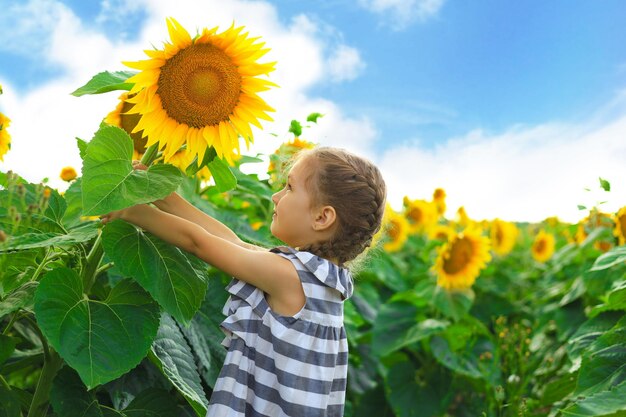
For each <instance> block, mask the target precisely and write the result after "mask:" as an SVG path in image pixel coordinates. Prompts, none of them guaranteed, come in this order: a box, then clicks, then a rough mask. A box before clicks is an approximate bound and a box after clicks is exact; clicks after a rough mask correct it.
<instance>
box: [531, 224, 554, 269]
mask: <svg viewBox="0 0 626 417" xmlns="http://www.w3.org/2000/svg"><path fill="white" fill-rule="evenodd" d="M554 247H555V240H554V235H552V234H550V233H546V232H545V231H544V230H540V231H539V233H537V236H536V237H535V240H534V241H533V245H532V247H531V253H532V255H533V258H534V259H535V260H536V261H537V262H546V261H547V260H548V259H550V258H551V257H552V255H554Z"/></svg>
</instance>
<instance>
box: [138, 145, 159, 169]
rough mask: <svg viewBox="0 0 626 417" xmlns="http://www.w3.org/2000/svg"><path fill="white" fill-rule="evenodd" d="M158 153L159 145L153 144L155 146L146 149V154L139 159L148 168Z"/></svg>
mask: <svg viewBox="0 0 626 417" xmlns="http://www.w3.org/2000/svg"><path fill="white" fill-rule="evenodd" d="M158 153H159V144H158V143H155V144H152V145H150V147H149V148H148V149H146V153H144V154H143V156H142V157H141V163H142V164H144V165H145V166H147V167H149V166H150V165H152V162H154V160H155V159H156V157H157V154H158Z"/></svg>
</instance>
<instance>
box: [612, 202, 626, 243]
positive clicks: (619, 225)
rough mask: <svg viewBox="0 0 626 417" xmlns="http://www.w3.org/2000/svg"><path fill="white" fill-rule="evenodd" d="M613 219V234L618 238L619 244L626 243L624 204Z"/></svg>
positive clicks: (625, 210)
mask: <svg viewBox="0 0 626 417" xmlns="http://www.w3.org/2000/svg"><path fill="white" fill-rule="evenodd" d="M614 220H615V229H614V230H613V234H614V235H615V236H616V237H617V238H618V239H619V244H620V245H626V206H624V207H622V208H621V209H619V211H618V212H617V214H616V215H615V219H614Z"/></svg>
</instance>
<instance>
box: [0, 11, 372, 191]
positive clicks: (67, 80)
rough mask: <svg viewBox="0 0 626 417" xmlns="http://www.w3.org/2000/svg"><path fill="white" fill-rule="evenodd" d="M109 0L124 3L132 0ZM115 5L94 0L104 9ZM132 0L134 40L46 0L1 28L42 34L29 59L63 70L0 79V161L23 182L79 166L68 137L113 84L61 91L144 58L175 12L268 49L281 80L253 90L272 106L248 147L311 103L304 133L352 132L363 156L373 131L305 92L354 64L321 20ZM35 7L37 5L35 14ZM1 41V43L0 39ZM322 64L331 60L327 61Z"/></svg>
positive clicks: (341, 137)
mask: <svg viewBox="0 0 626 417" xmlns="http://www.w3.org/2000/svg"><path fill="white" fill-rule="evenodd" d="M114 3H115V5H118V6H120V7H126V6H127V5H128V4H130V3H131V1H126V2H124V1H119V0H116V1H115V2H114ZM114 3H112V2H111V1H106V0H105V1H103V3H102V4H103V5H104V6H105V7H104V9H103V10H104V11H103V13H104V12H106V10H109V9H110V7H111V6H112V5H113V4H114ZM132 3H133V4H134V5H133V6H132V7H131V8H130V9H128V10H131V11H132V10H138V6H137V5H138V4H139V5H140V6H142V7H143V12H144V13H145V21H144V22H143V25H142V28H141V29H140V32H139V36H138V39H137V40H136V41H134V42H129V41H127V40H126V37H125V36H120V37H119V38H117V37H116V38H109V37H107V36H106V35H105V33H103V32H101V30H102V26H100V25H98V24H95V25H94V24H93V23H94V22H87V21H81V20H80V19H79V17H77V16H76V15H75V14H74V13H73V12H72V11H71V10H70V9H68V8H67V7H65V6H64V5H62V4H61V3H59V2H56V1H52V0H31V1H30V2H29V3H27V5H26V6H24V7H23V8H22V9H23V10H22V11H21V12H20V13H19V14H17V15H15V16H16V19H15V21H13V25H14V26H15V27H18V28H21V29H20V32H19V34H20V36H13V35H11V33H12V32H11V30H10V29H9V27H8V26H6V25H5V26H4V29H3V28H1V27H0V39H2V40H5V41H6V42H10V43H11V45H12V46H11V47H12V48H15V49H16V50H22V49H23V48H28V47H30V46H32V44H34V43H35V40H36V39H45V40H46V42H45V47H40V48H39V49H37V50H34V51H31V53H33V54H36V56H37V58H36V59H34V60H33V61H37V60H38V61H40V62H42V63H45V64H47V65H54V66H56V67H58V68H60V69H61V73H62V74H61V75H60V76H59V77H58V78H54V79H51V80H49V81H47V82H46V83H45V84H43V85H41V86H39V87H37V88H35V89H34V90H30V91H26V92H22V91H20V88H19V86H13V85H11V84H10V83H9V82H7V80H1V79H0V84H2V85H3V86H4V91H5V94H4V95H3V96H2V100H1V101H0V106H2V111H3V112H4V113H5V114H7V116H9V117H10V118H11V119H12V124H11V127H10V133H11V135H12V138H13V143H12V149H11V151H10V152H9V153H7V155H6V156H5V163H4V164H2V165H1V166H0V168H1V169H3V170H7V169H13V170H15V171H16V172H18V173H20V174H21V175H23V176H24V177H26V178H27V179H29V180H30V181H40V180H41V179H42V178H44V177H50V180H51V182H50V184H51V185H52V186H54V187H58V188H61V189H62V188H64V187H65V184H63V183H62V182H61V181H60V180H59V179H58V178H57V176H58V173H59V172H60V171H61V169H62V168H63V167H64V166H67V165H71V166H74V167H76V168H80V164H81V162H80V159H79V156H78V151H77V148H76V144H75V140H74V138H75V137H76V136H78V137H81V138H83V139H87V140H88V139H90V138H91V136H92V135H93V132H94V131H95V130H96V129H97V127H98V125H99V123H100V121H101V120H102V118H103V117H104V116H105V115H106V114H107V113H108V112H109V111H110V110H112V109H113V108H114V107H115V105H116V101H117V96H118V95H119V94H118V93H115V92H113V93H108V94H103V95H98V96H85V97H80V98H76V97H73V96H70V95H69V93H70V92H71V91H73V90H74V89H76V88H77V87H78V86H80V85H82V84H84V83H85V82H86V81H87V80H89V78H90V77H91V76H92V75H95V74H96V73H98V72H100V71H103V70H120V69H125V68H124V66H123V65H122V64H121V61H123V60H131V61H132V60H138V59H145V58H146V57H145V55H144V54H143V52H142V51H143V50H144V49H149V48H150V47H151V45H155V46H156V47H160V46H161V44H162V42H163V41H166V40H168V39H169V37H168V34H167V29H166V26H165V19H166V17H168V16H173V17H175V18H176V19H177V20H178V21H179V22H180V23H181V24H182V25H183V26H185V27H186V28H188V30H189V31H190V32H191V33H194V32H195V30H196V28H198V29H201V28H203V27H206V26H209V27H213V26H220V30H224V29H226V28H227V27H228V26H230V25H231V24H232V23H233V21H234V22H235V23H236V24H237V25H245V26H246V29H247V30H249V31H250V33H251V34H252V35H253V36H262V41H264V42H266V43H267V46H268V47H270V48H271V49H272V50H271V52H270V53H268V55H266V57H264V58H263V59H262V60H263V61H276V62H277V63H278V64H277V66H276V68H277V69H276V71H275V72H274V73H272V74H271V75H270V79H271V80H272V81H274V82H276V83H277V84H279V85H280V88H277V89H273V90H271V91H268V92H266V93H262V96H263V98H264V99H265V100H266V101H267V102H268V103H269V104H270V105H271V106H273V107H274V108H275V109H276V110H277V111H276V113H274V114H272V117H273V118H274V119H275V122H274V123H264V125H265V126H266V128H265V131H259V130H257V131H256V133H255V137H256V140H255V145H253V148H252V149H251V150H250V151H251V152H253V153H256V152H260V153H264V154H269V153H271V152H273V150H274V149H275V148H276V147H278V145H279V144H280V142H281V140H280V139H277V138H276V137H274V136H271V135H269V133H270V132H275V133H281V134H282V132H286V131H287V128H288V126H289V122H290V121H291V119H293V118H297V119H300V120H303V119H304V118H305V117H306V115H307V114H309V113H310V112H313V111H317V112H321V113H325V114H328V116H327V117H325V118H324V119H322V120H323V127H320V128H319V133H316V131H315V130H314V129H311V130H309V131H307V134H309V135H311V136H309V139H310V140H313V141H318V138H317V137H313V136H312V135H314V134H315V135H317V134H319V135H320V137H319V141H320V142H322V143H325V144H334V145H339V146H348V145H350V144H351V143H353V142H354V137H360V138H362V139H361V140H360V141H358V145H359V146H358V149H360V150H362V151H363V152H364V153H367V152H369V153H370V154H371V152H370V151H369V149H370V148H369V146H370V145H371V142H372V141H373V139H374V135H375V133H374V130H373V128H372V127H371V125H370V124H369V123H368V122H367V121H366V120H354V119H351V118H349V117H346V116H345V115H344V114H343V113H342V111H341V109H340V108H338V107H337V106H336V105H335V104H334V103H332V102H329V101H327V100H323V99H320V98H316V97H314V96H313V95H312V94H311V93H309V92H308V91H309V90H310V89H311V88H312V87H313V86H314V85H316V84H318V83H323V82H327V80H328V78H329V77H331V76H332V77H335V78H336V79H350V78H351V77H354V76H356V68H358V67H359V66H360V64H359V62H360V61H359V58H358V52H357V51H355V50H354V49H352V48H350V47H346V46H345V45H344V44H343V43H342V42H332V43H331V42H328V39H327V38H326V37H325V34H324V31H325V30H327V28H325V27H322V26H320V25H318V24H316V23H315V22H312V21H310V20H309V19H307V18H306V17H305V16H297V17H296V18H294V19H293V20H292V21H291V22H287V23H285V22H283V21H281V20H280V19H279V16H278V13H277V11H276V9H275V7H274V6H272V5H270V4H269V3H266V2H263V1H256V2H250V1H238V0H233V1H218V0H213V1H205V0H179V1H177V2H175V3H173V2H171V1H168V0H138V1H134V2H132ZM15 7H17V6H15ZM129 7H130V6H129ZM42 10H44V11H46V12H45V13H41V11H42ZM100 16H103V15H102V14H101V15H100ZM100 19H101V20H102V19H103V18H102V17H101V18H100ZM3 48H5V49H6V48H7V45H6V44H5V45H4V46H2V45H0V49H3ZM336 51H340V52H336ZM346 51H347V52H346ZM350 55H351V56H350ZM329 62H334V63H335V65H334V67H333V66H332V65H331V66H329ZM331 71H332V73H331ZM331 74H332V75H331ZM348 132H350V133H352V135H349V134H348ZM283 139H287V138H285V137H284V138H283Z"/></svg>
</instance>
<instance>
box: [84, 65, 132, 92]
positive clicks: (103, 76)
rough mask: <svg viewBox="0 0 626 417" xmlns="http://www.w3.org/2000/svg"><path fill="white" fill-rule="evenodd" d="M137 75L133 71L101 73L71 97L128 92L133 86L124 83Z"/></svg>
mask: <svg viewBox="0 0 626 417" xmlns="http://www.w3.org/2000/svg"><path fill="white" fill-rule="evenodd" d="M135 74H137V73H136V72H135V71H115V72H109V71H103V72H101V73H98V74H96V75H94V76H93V77H92V78H91V80H89V81H88V82H87V84H85V85H83V86H82V87H80V88H77V89H76V90H75V91H73V92H72V95H73V96H76V97H80V96H82V95H85V94H102V93H107V92H109V91H114V90H130V89H131V88H133V84H129V83H126V82H125V81H126V80H127V79H129V78H130V77H132V76H133V75H135Z"/></svg>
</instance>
